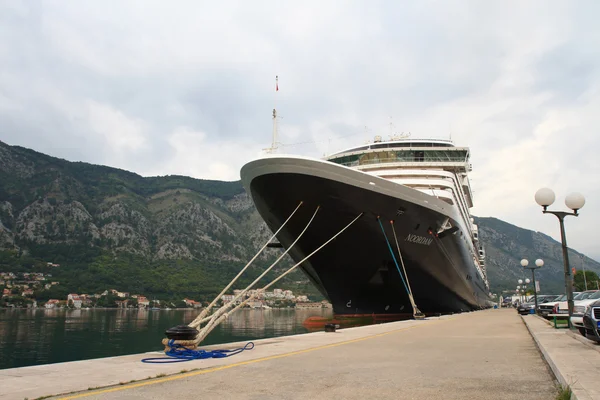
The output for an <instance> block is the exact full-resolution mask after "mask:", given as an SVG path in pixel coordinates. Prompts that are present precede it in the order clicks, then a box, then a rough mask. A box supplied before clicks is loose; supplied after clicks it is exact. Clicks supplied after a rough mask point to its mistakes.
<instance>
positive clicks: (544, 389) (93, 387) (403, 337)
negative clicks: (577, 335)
mask: <svg viewBox="0 0 600 400" xmlns="http://www.w3.org/2000/svg"><path fill="white" fill-rule="evenodd" d="M531 318H536V317H534V316H531ZM542 323H543V322H542ZM548 329H550V328H549V327H548ZM565 337H566V336H565ZM568 339H569V340H575V339H573V338H568ZM255 343H256V347H255V349H254V350H251V351H247V352H244V353H242V354H239V355H236V356H233V357H231V358H226V359H209V360H196V361H190V362H185V363H178V364H165V365H156V364H143V363H141V362H140V360H141V359H142V358H144V357H150V356H157V355H159V353H157V352H156V353H146V354H136V355H131V356H123V357H112V358H104V359H97V360H86V361H78V362H70V363H62V364H51V365H43V366H36V367H25V368H15V369H10V370H3V371H0V380H1V381H2V391H1V392H0V393H1V394H0V399H20V400H22V399H23V398H25V397H27V398H29V399H33V398H36V397H40V396H48V395H58V394H63V395H62V396H56V397H54V398H64V399H78V398H87V399H138V398H139V399H165V398H173V399H175V398H177V399H197V398H200V397H201V398H203V399H222V398H227V399H275V398H277V399H281V398H285V399H307V398H314V399H321V398H322V399H365V398H368V399H371V398H372V399H398V398H403V399H430V398H444V399H502V400H509V399H519V400H521V399H540V400H541V399H544V400H546V399H553V398H555V396H556V394H557V387H556V380H555V379H554V375H553V373H552V371H551V370H550V368H549V367H548V364H547V363H546V362H545V360H544V359H543V357H542V354H541V353H540V351H539V350H538V347H537V346H536V343H535V341H534V339H533V338H532V336H531V335H530V333H529V331H528V329H527V327H526V325H525V324H524V323H523V319H522V318H521V317H520V316H519V315H518V314H517V313H516V312H515V310H513V309H501V310H486V311H480V312H474V313H467V314H460V315H454V316H444V317H440V318H428V319H427V320H425V321H412V320H411V321H402V322H395V323H388V324H382V325H373V326H364V327H360V328H351V329H344V330H340V331H338V332H335V333H325V332H316V333H310V334H305V335H296V336H288V337H282V338H275V339H264V340H258V341H256V342H255ZM582 346H583V344H582ZM217 347H219V348H232V347H236V345H231V344H230V345H227V346H217ZM590 351H592V352H594V353H596V352H595V351H594V350H593V349H590ZM598 354H599V355H600V353H598ZM147 378H152V379H147Z"/></svg>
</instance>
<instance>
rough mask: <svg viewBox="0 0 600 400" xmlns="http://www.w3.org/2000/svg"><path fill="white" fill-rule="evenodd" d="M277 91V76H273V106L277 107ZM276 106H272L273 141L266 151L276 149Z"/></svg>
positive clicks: (272, 151) (269, 151) (271, 151)
mask: <svg viewBox="0 0 600 400" xmlns="http://www.w3.org/2000/svg"><path fill="white" fill-rule="evenodd" d="M278 91H279V76H275V107H277V92H278ZM277 145H278V143H277V108H273V141H272V142H271V147H268V148H266V149H264V150H265V151H266V152H267V153H274V152H275V151H276V150H277Z"/></svg>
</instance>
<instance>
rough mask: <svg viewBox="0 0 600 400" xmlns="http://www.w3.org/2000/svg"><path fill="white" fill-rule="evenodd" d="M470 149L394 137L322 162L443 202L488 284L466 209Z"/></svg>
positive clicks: (470, 200) (469, 202) (469, 195)
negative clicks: (468, 241)
mask: <svg viewBox="0 0 600 400" xmlns="http://www.w3.org/2000/svg"><path fill="white" fill-rule="evenodd" d="M469 156H470V153H469V148H467V147H456V146H454V144H453V142H452V141H450V140H442V139H409V138H398V137H393V138H391V139H390V140H389V141H383V140H382V138H381V136H376V137H375V140H374V141H373V142H372V143H368V144H365V145H362V146H357V147H353V148H349V149H346V150H343V151H341V152H337V153H335V154H332V155H330V156H328V157H325V160H327V161H330V162H333V163H336V164H339V165H344V166H346V167H349V168H352V169H356V170H360V171H362V172H365V173H368V174H370V175H374V176H377V177H380V178H383V179H386V180H389V181H391V182H394V183H397V184H399V185H403V186H406V187H409V188H412V189H415V190H418V191H420V192H422V193H424V194H427V195H429V196H432V197H435V198H436V199H438V200H442V201H444V202H445V203H447V204H449V205H450V206H452V207H453V208H455V209H456V211H457V213H456V214H457V215H459V216H460V219H461V220H462V221H459V223H461V225H462V226H463V227H464V228H466V231H467V232H468V235H469V236H470V239H471V244H472V253H473V262H474V264H475V266H476V267H477V269H478V270H479V271H480V273H481V275H482V277H483V278H484V280H485V281H486V282H487V276H486V273H485V253H484V250H483V247H482V246H481V245H480V243H479V232H478V229H477V226H476V225H475V224H474V222H473V219H472V218H471V214H470V212H469V209H470V208H472V207H473V192H472V190H471V185H470V183H469V178H468V173H469V172H470V171H471V169H472V166H471V164H470V163H469Z"/></svg>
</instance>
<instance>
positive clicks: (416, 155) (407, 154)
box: [329, 150, 468, 166]
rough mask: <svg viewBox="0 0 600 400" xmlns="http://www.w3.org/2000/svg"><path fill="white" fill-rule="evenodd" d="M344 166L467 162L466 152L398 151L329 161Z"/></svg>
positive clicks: (353, 155)
mask: <svg viewBox="0 0 600 400" xmlns="http://www.w3.org/2000/svg"><path fill="white" fill-rule="evenodd" d="M329 161H331V162H334V163H336V164H340V165H345V166H354V165H368V164H380V163H391V162H462V163H464V162H467V161H468V154H467V151H466V150H456V151H444V150H398V151H381V152H372V153H364V154H352V155H347V156H342V157H337V158H333V159H331V160H329Z"/></svg>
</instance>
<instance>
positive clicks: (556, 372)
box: [521, 315, 577, 400]
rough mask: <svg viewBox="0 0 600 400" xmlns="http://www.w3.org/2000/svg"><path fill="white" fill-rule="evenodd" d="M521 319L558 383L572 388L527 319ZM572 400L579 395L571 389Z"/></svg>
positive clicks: (575, 399)
mask: <svg viewBox="0 0 600 400" xmlns="http://www.w3.org/2000/svg"><path fill="white" fill-rule="evenodd" d="M521 319H522V321H523V324H525V326H526V327H527V331H528V332H529V335H531V337H532V338H533V341H534V342H535V344H536V346H537V348H538V349H539V350H540V352H541V353H542V355H543V356H544V360H546V363H547V364H548V365H549V366H550V369H551V370H552V373H553V374H554V376H555V378H556V380H557V381H558V383H560V384H561V385H562V386H563V387H567V386H568V387H570V386H571V385H570V384H569V383H568V382H567V379H566V378H565V377H564V376H563V374H562V373H561V372H560V369H558V367H557V366H556V364H554V361H552V358H551V357H550V355H549V354H548V352H547V351H546V349H545V348H544V346H543V345H542V344H541V343H540V341H539V340H538V338H537V337H536V336H535V335H534V334H533V332H532V331H531V329H530V328H529V325H528V324H527V322H526V321H525V317H524V316H523V315H521ZM571 400H577V395H576V394H575V391H574V390H573V388H571Z"/></svg>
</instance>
